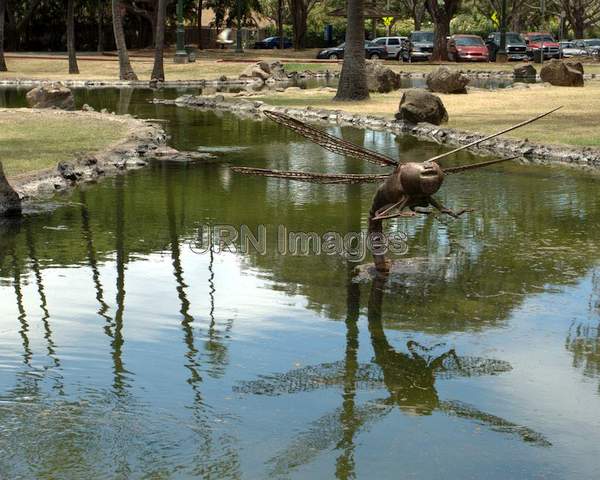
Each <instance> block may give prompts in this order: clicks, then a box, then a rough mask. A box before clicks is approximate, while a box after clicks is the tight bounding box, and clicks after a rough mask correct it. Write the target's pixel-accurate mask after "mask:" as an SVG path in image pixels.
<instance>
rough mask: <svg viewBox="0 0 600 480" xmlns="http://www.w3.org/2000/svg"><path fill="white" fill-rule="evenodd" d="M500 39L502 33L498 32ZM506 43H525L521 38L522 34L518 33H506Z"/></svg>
mask: <svg viewBox="0 0 600 480" xmlns="http://www.w3.org/2000/svg"><path fill="white" fill-rule="evenodd" d="M498 40H500V34H498ZM506 43H512V44H515V43H521V44H522V43H525V42H524V41H523V39H522V38H521V35H518V34H516V33H507V34H506Z"/></svg>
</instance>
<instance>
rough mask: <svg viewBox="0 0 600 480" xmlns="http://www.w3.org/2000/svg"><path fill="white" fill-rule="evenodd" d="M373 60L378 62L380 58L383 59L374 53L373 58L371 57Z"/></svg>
mask: <svg viewBox="0 0 600 480" xmlns="http://www.w3.org/2000/svg"><path fill="white" fill-rule="evenodd" d="M369 58H370V59H371V60H377V59H379V58H381V57H380V56H379V55H378V54H377V53H373V54H371V56H370V57H369Z"/></svg>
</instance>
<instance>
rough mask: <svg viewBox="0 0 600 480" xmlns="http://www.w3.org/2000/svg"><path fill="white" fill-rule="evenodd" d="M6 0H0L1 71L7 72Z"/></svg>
mask: <svg viewBox="0 0 600 480" xmlns="http://www.w3.org/2000/svg"><path fill="white" fill-rule="evenodd" d="M5 10H6V0H0V72H6V71H8V69H7V68H6V60H4V11H5Z"/></svg>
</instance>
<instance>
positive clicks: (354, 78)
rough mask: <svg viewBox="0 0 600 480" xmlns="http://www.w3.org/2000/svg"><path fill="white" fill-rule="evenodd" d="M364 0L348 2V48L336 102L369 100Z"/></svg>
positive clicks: (349, 0)
mask: <svg viewBox="0 0 600 480" xmlns="http://www.w3.org/2000/svg"><path fill="white" fill-rule="evenodd" d="M363 9H364V0H348V26H347V29H346V48H345V49H344V63H343V65H342V73H341V75H340V83H339V85H338V89H337V94H336V96H335V98H334V100H338V101H347V100H354V101H356V100H367V99H368V98H369V88H368V86H367V73H366V70H365V21H364V13H363V12H364V10H363Z"/></svg>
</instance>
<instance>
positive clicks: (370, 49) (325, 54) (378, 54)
mask: <svg viewBox="0 0 600 480" xmlns="http://www.w3.org/2000/svg"><path fill="white" fill-rule="evenodd" d="M345 47H346V43H345V42H344V43H341V44H340V45H338V46H337V47H332V48H326V49H324V50H321V51H320V52H319V53H317V58H321V59H323V58H329V59H331V60H335V59H337V58H344V48H345ZM365 56H366V57H367V58H373V59H375V58H387V56H388V53H387V50H386V49H385V47H382V46H381V45H376V44H374V43H373V42H365Z"/></svg>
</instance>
